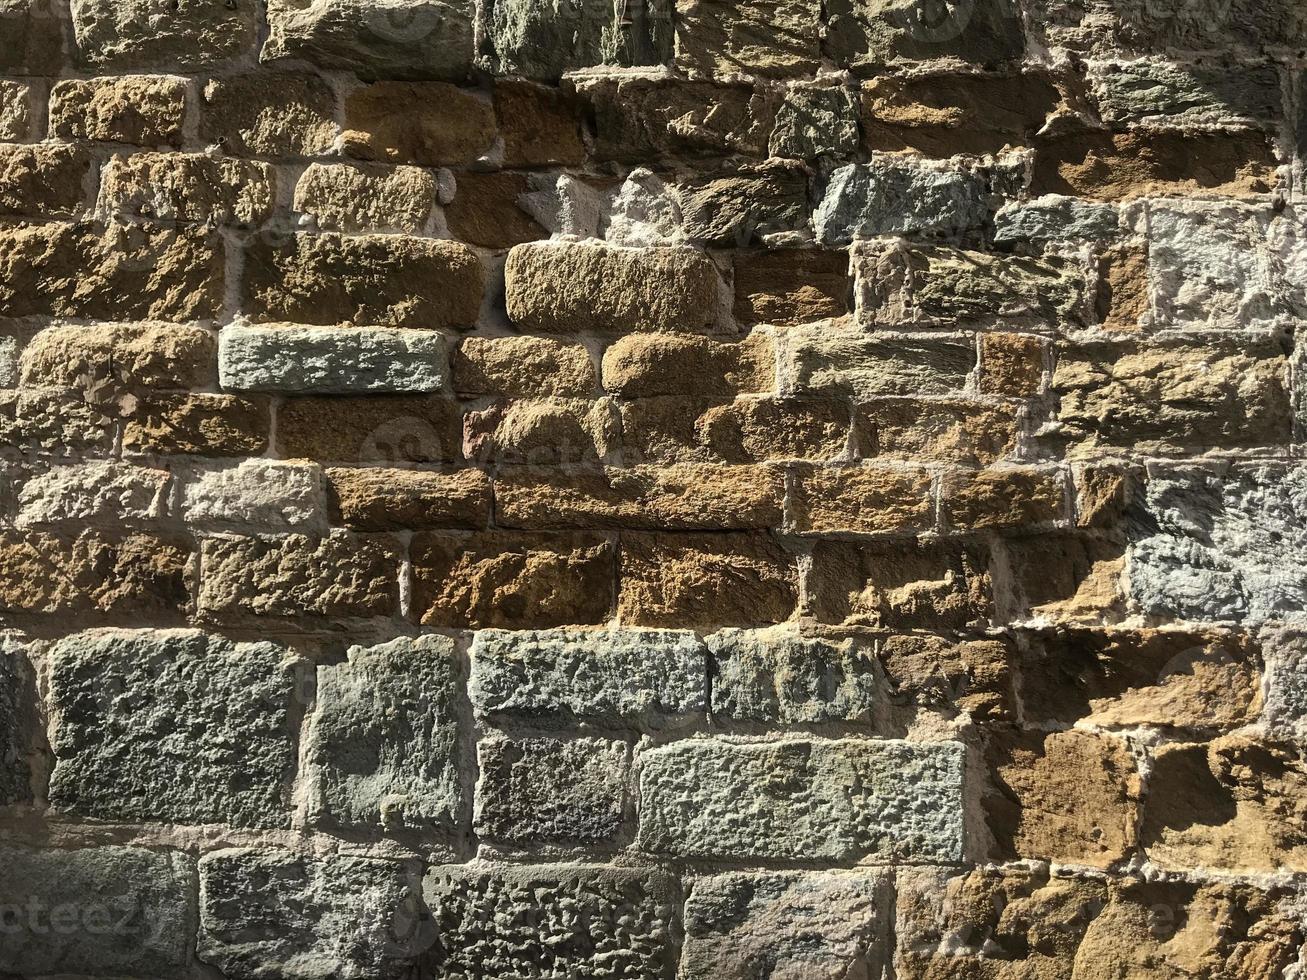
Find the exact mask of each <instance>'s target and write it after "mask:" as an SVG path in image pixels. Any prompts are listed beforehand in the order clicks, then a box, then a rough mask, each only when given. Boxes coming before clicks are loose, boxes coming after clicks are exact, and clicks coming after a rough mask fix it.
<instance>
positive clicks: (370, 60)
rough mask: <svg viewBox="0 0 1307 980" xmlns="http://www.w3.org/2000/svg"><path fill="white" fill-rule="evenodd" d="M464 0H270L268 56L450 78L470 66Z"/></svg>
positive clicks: (376, 74)
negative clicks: (306, 2)
mask: <svg viewBox="0 0 1307 980" xmlns="http://www.w3.org/2000/svg"><path fill="white" fill-rule="evenodd" d="M473 17H474V12H473V7H472V4H470V3H467V2H465V0H419V2H417V3H410V2H401V0H381V2H369V3H362V2H360V0H325V2H322V3H314V4H311V5H308V6H305V5H303V4H299V3H296V2H295V0H270V2H269V3H268V25H269V27H270V28H271V33H270V34H269V36H268V40H267V43H266V44H265V45H264V47H263V52H262V55H261V57H262V58H263V60H265V61H271V60H273V59H278V58H293V59H297V60H303V61H307V62H310V63H311V64H314V65H317V66H319V67H322V68H335V69H344V70H350V71H357V72H359V73H360V74H362V75H364V76H365V77H369V78H450V79H458V78H462V77H463V76H465V75H466V74H467V73H468V71H469V70H470V69H471V67H472V54H473V51H472V29H473Z"/></svg>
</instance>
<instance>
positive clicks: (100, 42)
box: [72, 0, 258, 71]
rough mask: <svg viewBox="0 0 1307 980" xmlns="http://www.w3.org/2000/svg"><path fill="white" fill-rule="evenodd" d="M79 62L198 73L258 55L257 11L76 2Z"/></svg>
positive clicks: (202, 2) (182, 0) (185, 0)
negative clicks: (255, 51)
mask: <svg viewBox="0 0 1307 980" xmlns="http://www.w3.org/2000/svg"><path fill="white" fill-rule="evenodd" d="M72 14H73V30H74V32H75V34H76V41H77V53H78V55H79V57H80V59H81V60H82V61H83V62H85V63H87V64H88V65H89V66H90V67H91V68H92V69H95V70H108V71H121V70H122V69H125V68H156V69H157V68H165V69H168V68H172V69H177V68H180V69H183V70H186V71H196V70H202V69H205V68H215V67H220V66H223V65H226V64H227V63H229V62H232V61H234V60H237V59H246V58H248V57H249V56H251V55H252V54H253V53H254V48H255V39H256V37H257V34H258V27H257V18H258V11H257V10H256V8H255V6H254V5H253V4H251V3H239V2H238V3H231V4H228V3H222V2H218V0H178V2H177V3H176V4H175V5H164V4H160V3H158V2H157V0H128V2H124V3H118V2H115V0H72Z"/></svg>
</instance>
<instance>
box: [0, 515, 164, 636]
mask: <svg viewBox="0 0 1307 980" xmlns="http://www.w3.org/2000/svg"><path fill="white" fill-rule="evenodd" d="M189 559H190V551H189V548H187V546H186V545H185V544H183V543H182V542H180V541H172V540H167V539H164V538H159V537H156V536H155V535H152V534H126V535H122V534H109V533H104V532H99V531H90V530H87V531H82V532H80V533H78V534H51V533H46V532H41V531H12V530H10V531H0V608H3V609H4V610H6V611H7V612H11V613H39V614H44V615H53V614H58V615H69V614H80V613H90V614H94V615H97V616H107V617H113V618H122V617H131V618H132V620H133V622H135V623H139V622H140V617H145V616H161V617H164V618H175V617H176V616H177V615H178V614H180V613H181V612H182V610H183V609H184V607H185V605H186V602H187V600H188V597H189V588H188V585H187V574H186V565H187V562H188V561H189Z"/></svg>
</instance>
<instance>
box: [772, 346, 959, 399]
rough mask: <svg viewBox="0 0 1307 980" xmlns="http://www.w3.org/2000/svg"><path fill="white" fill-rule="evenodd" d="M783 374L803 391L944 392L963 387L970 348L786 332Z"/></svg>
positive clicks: (861, 395)
mask: <svg viewBox="0 0 1307 980" xmlns="http://www.w3.org/2000/svg"><path fill="white" fill-rule="evenodd" d="M782 356H783V358H784V360H783V362H782V363H783V364H784V370H785V371H786V374H785V375H784V377H785V378H786V380H787V381H788V383H789V384H791V385H792V386H793V387H794V388H795V389H796V390H797V391H801V392H804V393H806V394H830V395H844V396H849V395H851V396H853V397H854V398H855V399H858V400H859V401H862V400H865V399H868V398H874V397H877V396H882V395H948V394H954V393H957V392H960V391H961V390H962V389H963V388H965V387H966V384H967V377H968V375H970V373H971V371H972V369H973V368H974V367H975V364H976V350H975V347H974V346H973V345H972V344H970V343H968V342H965V341H962V340H943V339H940V340H935V339H933V338H932V339H929V340H915V339H914V340H906V339H905V340H875V339H870V338H866V337H859V336H857V335H851V336H842V335H840V334H824V333H822V332H820V331H817V330H813V329H808V330H803V331H792V332H790V333H789V334H787V335H786V337H785V347H784V348H783V355H782Z"/></svg>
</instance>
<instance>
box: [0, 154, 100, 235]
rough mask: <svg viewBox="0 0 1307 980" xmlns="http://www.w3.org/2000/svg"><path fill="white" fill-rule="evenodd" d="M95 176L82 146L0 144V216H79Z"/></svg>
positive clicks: (93, 168) (93, 162) (84, 207)
mask: <svg viewBox="0 0 1307 980" xmlns="http://www.w3.org/2000/svg"><path fill="white" fill-rule="evenodd" d="M94 175H95V161H94V160H93V159H92V157H91V156H90V154H88V153H87V152H86V150H85V149H84V148H82V147H77V146H68V145H64V144H45V143H42V144H36V145H30V146H24V145H22V144H17V145H14V144H0V215H5V216H10V215H22V216H27V217H32V218H37V217H47V216H48V217H61V218H69V217H76V216H78V215H81V214H83V213H84V212H85V211H86V210H87V193H86V188H87V184H88V183H90V182H91V181H93V180H94V179H95V177H94Z"/></svg>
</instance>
